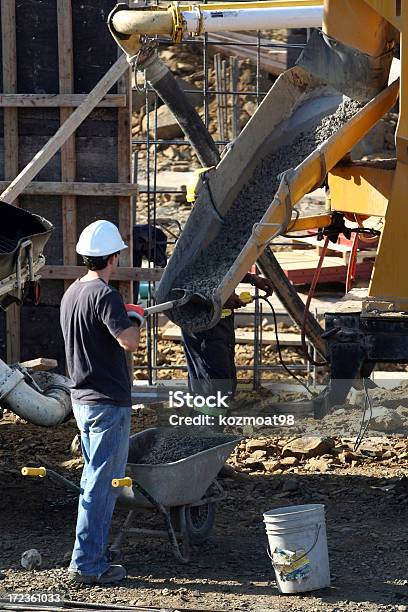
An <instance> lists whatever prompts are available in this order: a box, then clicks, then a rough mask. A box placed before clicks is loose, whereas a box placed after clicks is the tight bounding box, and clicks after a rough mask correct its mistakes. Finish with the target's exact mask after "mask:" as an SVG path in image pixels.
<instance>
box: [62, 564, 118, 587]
mask: <svg viewBox="0 0 408 612" xmlns="http://www.w3.org/2000/svg"><path fill="white" fill-rule="evenodd" d="M68 574H69V577H70V578H71V579H72V580H74V582H77V583H78V584H111V583H112V582H120V581H121V580H123V579H124V578H126V576H127V572H126V570H125V568H124V567H123V565H111V566H110V567H109V569H107V570H106V572H104V573H103V574H101V576H88V575H87V574H80V573H79V572H77V571H75V570H68Z"/></svg>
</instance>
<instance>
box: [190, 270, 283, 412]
mask: <svg viewBox="0 0 408 612" xmlns="http://www.w3.org/2000/svg"><path fill="white" fill-rule="evenodd" d="M242 282H244V283H251V285H253V286H254V287H257V288H258V289H260V290H261V291H264V292H265V294H266V296H269V295H271V294H272V292H273V285H272V282H271V281H270V280H269V279H267V278H263V277H262V276H259V275H258V274H246V276H245V277H244V278H243V279H242ZM243 306H245V303H243V302H242V301H241V299H240V297H239V296H238V295H237V294H236V293H233V294H232V295H231V297H230V298H229V299H228V300H227V302H226V303H225V304H224V310H227V311H231V312H225V313H224V314H223V316H222V317H221V319H220V321H219V322H218V323H217V325H215V326H214V327H212V328H210V329H207V330H205V331H202V332H197V333H195V334H191V333H188V332H186V331H185V330H182V338H183V348H184V354H185V356H186V361H187V370H188V384H189V391H190V393H193V394H194V395H201V396H204V397H208V396H213V395H216V394H217V392H220V394H221V395H223V396H224V395H227V396H228V397H229V399H232V398H233V397H234V394H235V391H236V388H237V371H236V367H235V321H234V310H236V309H238V308H242V307H243ZM194 410H195V411H196V412H199V413H201V414H205V415H209V416H215V417H217V416H224V415H225V414H226V412H227V409H226V408H225V407H224V406H219V407H214V406H209V405H204V406H203V407H200V408H194Z"/></svg>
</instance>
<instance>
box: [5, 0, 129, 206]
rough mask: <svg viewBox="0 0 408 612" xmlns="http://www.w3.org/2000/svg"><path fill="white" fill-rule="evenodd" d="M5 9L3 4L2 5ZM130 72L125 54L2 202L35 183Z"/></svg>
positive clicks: (52, 138)
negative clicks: (102, 101) (122, 77)
mask: <svg viewBox="0 0 408 612" xmlns="http://www.w3.org/2000/svg"><path fill="white" fill-rule="evenodd" d="M2 6H3V3H2ZM128 69H129V64H128V63H127V60H126V57H125V55H121V57H120V58H119V59H118V60H117V61H116V62H115V63H114V64H113V66H112V67H111V68H110V69H109V70H108V72H107V73H106V74H105V76H104V77H103V78H102V79H101V80H100V81H99V83H98V84H97V85H96V86H95V87H94V89H93V90H92V91H91V92H90V93H89V94H88V95H87V97H86V98H85V100H84V101H83V102H82V104H81V105H80V106H78V108H77V109H76V110H75V111H74V112H73V113H72V115H71V116H70V117H69V118H68V119H67V120H66V121H65V123H64V124H63V125H62V126H61V127H60V128H59V130H57V132H56V133H55V134H54V136H52V137H51V138H50V140H49V141H48V142H47V144H46V145H44V147H43V148H42V149H41V150H40V151H38V153H37V154H36V155H35V156H34V157H33V159H32V160H31V161H30V162H29V163H28V164H27V166H26V167H25V168H24V169H23V170H22V171H21V172H20V174H19V175H18V176H17V177H16V178H15V179H14V180H13V181H12V183H11V185H10V186H9V187H8V188H7V189H6V190H5V191H3V193H2V194H1V195H0V200H1V201H3V202H7V203H9V204H11V203H12V202H13V201H14V200H15V199H16V198H17V197H18V196H19V195H20V193H21V192H22V191H23V190H24V188H25V187H27V185H28V184H29V183H30V182H31V181H32V180H33V178H34V177H35V176H37V174H38V173H39V172H40V170H42V168H44V166H45V165H46V164H47V163H48V162H49V160H50V159H51V158H52V157H53V156H54V155H55V153H56V152H57V151H59V149H60V148H61V147H62V145H63V144H64V143H65V142H66V141H67V139H68V138H69V137H70V136H72V134H73V133H74V132H75V130H76V129H77V128H78V127H79V126H80V125H81V123H82V122H83V121H84V119H86V117H87V116H88V115H89V113H90V112H92V110H93V109H94V108H95V106H96V105H97V104H98V102H100V101H101V100H102V98H103V97H104V96H105V95H106V94H107V92H108V91H109V90H110V89H111V87H113V85H114V84H115V83H116V81H117V80H118V79H119V78H120V76H121V75H122V74H123V73H124V72H125V71H127V70H128Z"/></svg>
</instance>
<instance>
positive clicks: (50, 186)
mask: <svg viewBox="0 0 408 612" xmlns="http://www.w3.org/2000/svg"><path fill="white" fill-rule="evenodd" d="M10 184H11V181H0V191H2V190H4V189H6V187H8V186H9V185H10ZM22 193H23V195H44V196H50V195H58V196H64V195H75V196H100V197H104V196H135V195H137V194H138V193H139V189H138V186H137V185H136V183H81V182H75V181H66V182H63V183H62V182H61V183H60V182H43V181H34V182H32V183H30V184H29V185H27V187H26V188H25V189H24V191H23V192H22Z"/></svg>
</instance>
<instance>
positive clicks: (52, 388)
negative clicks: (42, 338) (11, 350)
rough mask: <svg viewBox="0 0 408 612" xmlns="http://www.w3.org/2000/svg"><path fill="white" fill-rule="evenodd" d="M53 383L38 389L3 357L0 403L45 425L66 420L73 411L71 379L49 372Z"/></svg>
mask: <svg viewBox="0 0 408 612" xmlns="http://www.w3.org/2000/svg"><path fill="white" fill-rule="evenodd" d="M47 376H48V377H50V378H51V381H52V382H51V384H50V385H48V386H47V388H45V389H44V390H43V391H42V393H39V392H38V391H36V390H35V389H33V388H32V387H30V385H28V384H27V383H26V381H25V377H24V374H23V373H22V372H20V370H17V369H11V368H10V367H9V366H8V365H7V364H6V363H4V361H2V360H0V405H1V406H2V408H7V409H8V410H11V411H12V412H14V413H15V414H17V415H18V416H20V417H21V418H23V419H25V420H26V421H29V422H30V423H33V424H34V425H40V426H42V427H54V426H55V425H60V424H61V423H64V421H66V420H67V419H68V418H69V416H70V414H71V411H72V406H71V397H70V391H69V386H68V384H69V381H68V379H67V378H65V376H61V375H60V374H51V373H49V372H48V373H47Z"/></svg>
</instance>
